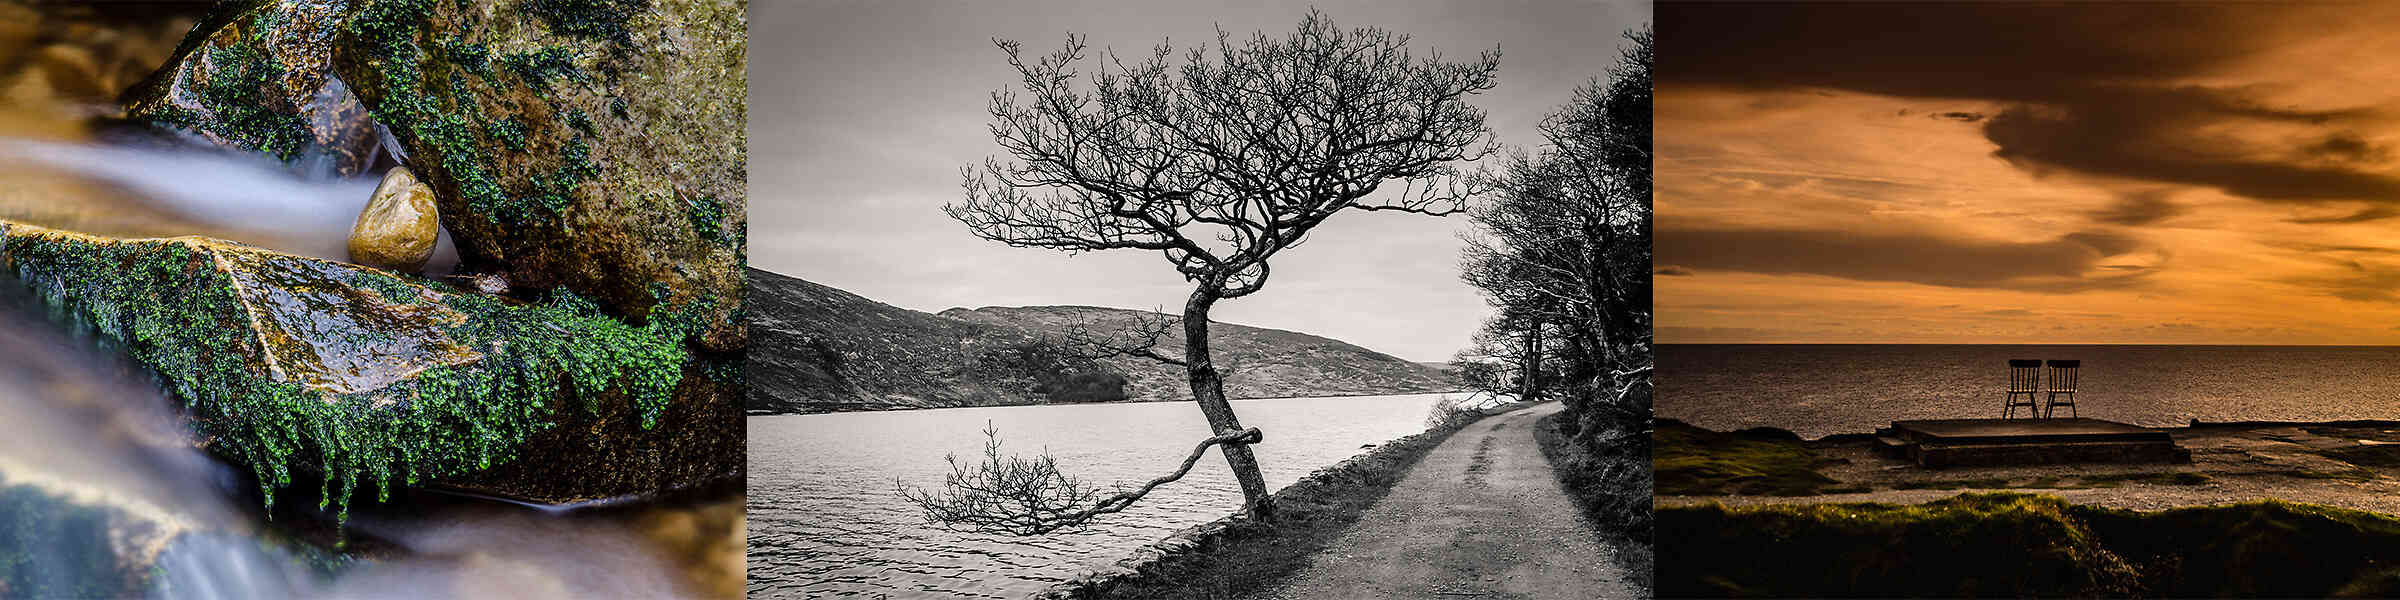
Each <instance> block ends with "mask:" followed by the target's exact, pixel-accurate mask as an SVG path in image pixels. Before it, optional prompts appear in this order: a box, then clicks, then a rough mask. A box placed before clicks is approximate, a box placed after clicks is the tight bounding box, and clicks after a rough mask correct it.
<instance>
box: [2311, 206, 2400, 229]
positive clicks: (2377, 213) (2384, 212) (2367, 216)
mask: <svg viewBox="0 0 2400 600" xmlns="http://www.w3.org/2000/svg"><path fill="white" fill-rule="evenodd" d="M2394 216H2400V208H2394V207H2391V206H2388V205H2376V206H2369V207H2366V208H2362V209H2358V212H2354V213H2350V214H2346V215H2337V216H2331V217H2304V218H2298V219H2290V222H2293V223H2299V224H2302V225H2339V224H2344V223H2365V222H2368V221H2381V220H2384V219H2389V218H2392V217H2394Z"/></svg>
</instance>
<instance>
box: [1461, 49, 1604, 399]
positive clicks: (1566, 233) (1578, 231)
mask: <svg viewBox="0 0 2400 600" xmlns="http://www.w3.org/2000/svg"><path fill="white" fill-rule="evenodd" d="M1626 37H1627V39H1628V40H1629V41H1630V42H1631V44H1630V45H1629V47H1628V48H1626V50H1625V52H1624V54H1623V56H1621V57H1620V58H1619V60H1618V63H1617V65H1615V66H1614V67H1613V68H1612V69H1610V71H1609V76H1608V79H1607V80H1606V81H1604V82H1603V81H1595V82H1593V83H1592V84H1591V85H1588V86H1585V87H1583V88H1581V89H1579V90H1577V91H1576V93H1575V97H1574V98H1573V100H1572V101H1570V102H1569V103H1568V104H1567V105H1566V107H1564V108H1562V109H1560V110H1559V111H1558V112H1556V113H1553V114H1552V115H1550V117H1549V118H1547V119H1544V120H1543V122H1542V126H1541V129H1542V132H1543V137H1544V144H1543V146H1542V147H1541V148H1540V149H1539V150H1538V151H1536V152H1534V153H1531V154H1517V155H1514V156H1512V157H1510V159H1509V160H1508V162H1507V165H1506V167H1505V168H1504V174H1503V175H1502V176H1501V177H1499V178H1498V179H1497V180H1495V181H1494V187H1495V188H1497V190H1498V193H1497V194H1496V195H1495V196H1496V199H1495V200H1494V201H1493V202H1491V203H1489V204H1486V205H1481V206H1478V207H1476V208H1475V209H1474V210H1473V211H1472V214H1471V218H1473V219H1474V220H1475V222H1476V224H1477V225H1478V226H1479V227H1478V229H1479V233H1478V234H1476V235H1472V236H1470V237H1469V238H1468V249H1467V254H1466V261H1465V268H1464V269H1463V270H1462V273H1463V275H1462V276H1463V277H1464V278H1465V279H1466V281H1467V282H1468V283H1469V284H1472V285H1474V286H1475V287H1477V288H1479V289H1482V290H1483V291H1484V293H1485V295H1486V296H1487V297H1488V298H1489V299H1490V300H1491V302H1492V303H1493V304H1494V305H1495V306H1497V307H1499V308H1500V314H1499V315H1498V316H1496V317H1495V318H1493V319H1492V320H1491V321H1489V322H1487V323H1486V325H1485V332H1484V334H1483V335H1484V336H1485V337H1488V338H1489V339H1495V340H1500V339H1506V340H1523V346H1522V351H1521V352H1519V353H1517V356H1515V357H1514V358H1513V360H1510V361H1506V362H1507V363H1508V364H1511V365H1513V366H1516V367H1517V368H1518V369H1519V371H1520V374H1519V378H1520V379H1519V381H1520V382H1522V383H1524V384H1525V386H1524V387H1523V388H1522V389H1523V390H1524V392H1522V393H1523V394H1524V395H1527V396H1532V395H1536V394H1540V393H1543V391H1544V389H1548V388H1555V389H1556V390H1557V391H1559V392H1560V394H1561V396H1562V398H1563V399H1564V400H1565V401H1566V402H1567V406H1568V409H1569V410H1570V411H1571V412H1572V413H1573V415H1572V416H1575V417H1577V420H1576V424H1577V425H1578V426H1579V427H1583V428H1588V429H1594V430H1595V431H1591V432H1585V433H1586V434H1587V435H1582V436H1579V437H1580V438H1583V439H1590V435H1589V434H1595V433H1597V431H1596V430H1597V429H1598V427H1594V426H1597V425H1605V424H1627V423H1631V422H1636V421H1640V422H1646V421H1647V419H1648V418H1649V413H1650V406H1649V398H1650V385H1649V381H1650V357H1651V347H1650V346H1651V344H1650V331H1651V313H1650V262H1651V255H1650V229H1651V210H1650V206H1651V202H1650V94H1651V89H1650V61H1651V38H1650V34H1649V33H1648V32H1646V31H1643V32H1632V33H1628V34H1627V35H1626ZM1494 352H1496V353H1505V352H1504V351H1494ZM1545 357H1548V359H1549V360H1545ZM1545 364H1548V365H1555V366H1556V369H1555V372H1553V370H1551V369H1545V368H1544V367H1543V365H1545ZM1536 383H1539V385H1535V384H1536Z"/></svg>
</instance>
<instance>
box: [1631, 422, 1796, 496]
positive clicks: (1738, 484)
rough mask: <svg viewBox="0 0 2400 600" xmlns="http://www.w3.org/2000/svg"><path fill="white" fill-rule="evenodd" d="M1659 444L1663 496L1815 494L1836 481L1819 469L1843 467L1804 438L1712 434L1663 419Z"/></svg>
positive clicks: (1658, 467) (1658, 470)
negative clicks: (1820, 453) (1804, 441)
mask: <svg viewBox="0 0 2400 600" xmlns="http://www.w3.org/2000/svg"><path fill="white" fill-rule="evenodd" d="M1653 438H1654V440H1655V442H1654V445H1653V446H1652V447H1653V448H1654V452H1656V455H1655V459H1654V460H1653V461H1652V462H1653V465H1654V466H1655V468H1656V476H1657V489H1658V493H1660V494H1665V495H1719V494H1733V495H1753V496H1809V495H1815V494H1821V493H1826V492H1825V490H1826V488H1828V487H1831V486H1832V485H1833V484H1835V483H1839V482H1837V481H1834V479H1833V478H1831V477H1826V476H1825V475H1824V474H1823V473H1818V472H1817V468H1819V467H1823V466H1826V465H1832V464H1838V463H1839V462H1840V461H1838V460H1835V459H1830V458H1826V457H1824V456H1822V455H1819V454H1817V453H1816V452H1815V451H1813V450H1809V449H1808V448H1807V447H1806V446H1803V445H1802V444H1801V442H1800V439H1799V438H1798V437H1788V438H1786V437H1778V436H1770V435H1765V434H1757V433H1748V432H1744V433H1723V432H1717V431H1710V430H1707V429H1701V428H1699V427H1694V426H1691V425H1688V424H1685V423H1683V422H1680V421H1673V420H1660V421H1659V422H1658V426H1657V430H1656V433H1655V434H1653Z"/></svg>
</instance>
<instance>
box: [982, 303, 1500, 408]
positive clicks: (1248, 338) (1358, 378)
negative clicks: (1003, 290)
mask: <svg viewBox="0 0 2400 600" xmlns="http://www.w3.org/2000/svg"><path fill="white" fill-rule="evenodd" d="M1143 314H1146V313H1144V312H1142V311H1131V310H1123V309H1116V308H1100V307H1093V306H1028V307H1021V308H1006V307H985V308H978V309H974V310H967V309H963V308H953V309H950V310H945V311H942V314H941V316H944V317H950V318H954V319H958V320H962V321H969V322H975V323H985V324H991V325H996V326H1015V327H1019V328H1024V329H1030V330H1035V331H1046V332H1052V333H1053V335H1058V334H1060V333H1063V332H1064V331H1065V329H1066V328H1068V327H1070V326H1082V327H1084V328H1087V329H1091V330H1095V331H1106V330H1115V329H1121V328H1126V327H1131V326H1132V323H1133V321H1134V319H1135V318H1136V317H1137V316H1140V315H1143ZM1208 333H1209V338H1210V339H1209V354H1210V356H1211V357H1213V358H1214V359H1215V360H1216V363H1217V368H1218V370H1219V371H1221V372H1224V373H1225V395H1227V396H1231V397H1234V398H1288V397H1296V396H1349V395H1359V394H1407V393H1417V392H1442V391H1451V390H1455V389H1458V385H1457V384H1455V383H1452V379H1451V378H1450V377H1447V376H1445V375H1444V374H1443V373H1442V372H1441V371H1439V370H1436V369H1430V368H1426V367H1425V366H1424V365H1420V364H1417V363H1413V362H1409V361H1407V360H1402V359H1400V358H1399V357H1395V356H1392V355H1389V354H1384V353H1381V352H1376V351H1373V350H1368V349H1366V348H1361V347H1358V346H1354V345H1351V344H1349V343H1347V342H1343V341H1341V340H1336V339H1331V338H1324V337H1318V336H1313V335H1309V334H1305V333H1298V332H1292V331H1284V330H1280V329H1267V328H1264V327H1251V326H1247V325H1236V324H1232V323H1226V322H1222V321H1218V322H1213V323H1211V324H1210V325H1209V328H1208ZM1158 349H1159V351H1160V352H1161V353H1164V354H1166V355H1168V356H1180V355H1182V353H1183V331H1182V329H1180V328H1176V329H1174V330H1173V331H1171V332H1170V333H1168V334H1167V335H1166V336H1165V337H1163V338H1161V339H1160V340H1159V342H1158ZM1100 362H1101V364H1104V365H1107V366H1109V367H1112V370H1114V371H1116V372H1117V373H1121V374H1124V375H1125V376H1126V378H1127V379H1129V380H1130V381H1129V382H1128V383H1127V386H1126V387H1127V390H1126V391H1127V394H1128V395H1130V396H1132V397H1133V398H1134V399H1137V400H1170V399H1184V398H1190V397H1191V387H1190V384H1189V383H1187V382H1186V381H1185V375H1184V371H1183V367H1179V366H1175V365H1168V364H1163V363H1159V362H1157V361H1153V360H1150V359H1145V358H1139V357H1120V358H1109V359H1103V360H1101V361H1100Z"/></svg>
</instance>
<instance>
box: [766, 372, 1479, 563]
mask: <svg viewBox="0 0 2400 600" xmlns="http://www.w3.org/2000/svg"><path fill="white" fill-rule="evenodd" d="M1436 398H1438V395H1412V396H1360V397H1350V398H1300V399H1280V400H1244V401H1237V402H1235V403H1234V404H1235V405H1236V406H1237V407H1238V410H1239V411H1240V412H1241V415H1242V418H1243V420H1244V424H1246V425H1252V426H1256V427H1258V428H1260V429H1261V430H1263V431H1265V432H1266V436H1267V437H1266V442H1265V443H1262V444H1259V445H1258V446H1256V450H1257V452H1258V454H1259V463H1260V466H1261V468H1262V469H1263V470H1264V471H1265V473H1264V475H1265V476H1266V478H1267V484H1268V485H1269V486H1271V487H1277V488H1280V487H1282V486H1285V485H1289V484H1291V483H1292V482H1293V481H1297V480H1299V478H1300V477H1302V476H1304V475H1307V474H1308V473H1309V472H1310V471H1314V470H1316V469H1318V468H1321V467H1324V466H1327V465H1331V464H1333V463H1335V462H1339V461H1341V460H1342V459H1344V458H1348V457H1350V456H1352V455H1355V454H1357V453H1359V452H1361V450H1360V448H1359V446H1360V445H1362V444H1378V443H1382V442H1384V441H1388V440H1391V439H1393V438H1397V437H1400V436H1404V435H1408V434H1411V433H1415V432H1417V431H1421V430H1423V429H1424V419H1425V414H1426V411H1427V410H1428V408H1429V407H1431V406H1432V404H1433V402H1434V401H1435V399H1436ZM987 421H988V422H989V423H990V424H991V425H993V426H995V427H998V428H999V430H1000V435H1001V439H1002V440H1003V441H1004V442H1005V443H1006V446H1005V448H1004V449H1005V450H1007V451H1009V452H1013V453H1033V452H1040V451H1044V450H1046V451H1048V452H1049V453H1050V454H1051V455H1052V456H1054V457H1056V458H1057V459H1058V462H1059V464H1060V467H1061V469H1062V470H1064V471H1066V472H1067V473H1069V474H1071V475H1074V476H1077V477H1080V478H1083V479H1084V480H1086V481H1087V482H1092V483H1108V482H1114V481H1138V480H1145V479H1149V478H1151V477H1155V476H1157V475H1158V474H1160V473H1162V472H1165V471H1167V470H1169V469H1171V468H1172V466H1173V464H1172V463H1174V462H1175V461H1176V460H1178V459H1180V458H1182V457H1183V455H1184V454H1185V453H1186V452H1189V451H1190V450H1191V445H1192V444H1193V443H1195V442H1197V441H1198V440H1199V439H1200V438H1201V437H1204V435H1205V432H1206V431H1207V426H1206V425H1205V421H1204V420H1202V418H1201V416H1200V413H1199V411H1198V410H1197V409H1195V408H1193V407H1192V406H1191V405H1190V404H1186V403H1156V404H1103V405H1071V406H1019V407H994V408H971V409H943V410H923V411H905V412H875V413H841V414H828V415H793V416H773V417H752V418H751V419H750V500H749V501H750V504H749V517H748V518H749V529H750V540H749V545H750V548H749V550H750V577H749V587H750V596H751V597H753V598H803V597H805V598H843V597H860V598H881V597H890V598H1021V597H1024V596H1026V595H1028V594H1031V593H1033V592H1036V591H1039V590H1041V589H1043V588H1046V587H1049V586H1050V585H1052V584H1055V583H1057V582H1060V581H1065V580H1068V579H1070V578H1073V577H1075V576H1076V575H1078V574H1080V573H1082V572H1084V571H1086V570H1090V569H1094V568H1099V567H1104V566H1107V565H1109V564H1110V563H1113V562H1115V561H1117V560H1119V559H1121V558H1123V557H1124V556H1126V555H1127V554H1128V553H1130V552H1131V551H1133V550H1134V549H1136V548H1138V547H1140V546H1142V545H1144V544H1148V543H1150V542H1153V541H1156V540H1158V539H1160V538H1163V537H1166V536H1167V535H1168V534H1170V533H1173V532H1175V531H1177V530H1180V529H1183V528H1185V527H1190V526H1192V525H1197V524H1200V523H1205V522H1208V521H1211V520H1214V519H1216V518H1218V517H1221V516H1224V515H1225V514H1226V513H1229V512H1232V511H1233V510H1235V509H1237V508H1238V507H1239V506H1240V505H1241V491H1240V487H1239V486H1238V485H1236V484H1235V482H1234V480H1233V476H1232V473H1231V471H1230V470H1229V469H1227V468H1226V467H1225V463H1224V459H1222V458H1217V457H1215V456H1214V454H1215V451H1214V450H1211V451H1210V454H1211V456H1209V457H1205V458H1203V459H1202V460H1201V462H1200V465H1199V466H1198V467H1196V468H1194V469H1193V470H1192V473H1191V474H1190V475H1187V476H1186V477H1185V478H1184V479H1183V480H1182V481H1178V482H1176V483H1174V484H1171V485H1168V486H1165V487H1162V488H1160V489H1159V490H1158V491H1156V492H1153V493H1152V494H1151V495H1150V496H1149V497H1147V498H1144V499H1143V500H1142V502H1141V503H1139V504H1136V505H1135V506H1134V507H1133V508H1131V509H1129V510H1127V511H1125V512H1124V513H1121V514H1118V515H1113V516H1110V517H1105V518H1103V520H1102V521H1101V522H1100V523H1099V524H1097V525H1096V526H1094V527H1092V528H1091V529H1089V530H1087V531H1077V532H1059V533H1054V534H1051V535H1047V536H1037V537H1030V538H1018V537H1012V536H997V535H988V534H979V533H972V532H960V531H949V530H944V529H941V528H938V527H932V526H928V525H926V524H925V523H924V522H923V520H922V517H921V516H920V515H919V513H918V511H917V509H916V507H915V506H914V505H911V504H909V503H908V502H907V501H905V500H902V499H901V498H900V497H899V495H898V494H897V493H895V492H894V491H893V490H894V483H895V482H899V481H906V482H908V483H911V484H915V485H927V486H930V485H936V484H939V483H940V482H941V479H942V476H943V475H944V474H945V473H947V472H948V469H949V466H948V464H947V463H945V462H943V460H942V457H943V456H944V455H945V454H947V453H953V452H955V453H958V454H959V455H960V456H974V455H976V454H977V453H979V452H981V449H982V446H981V444H982V440H983V438H982V433H981V431H982V429H983V428H984V426H985V423H986V422H987Z"/></svg>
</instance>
